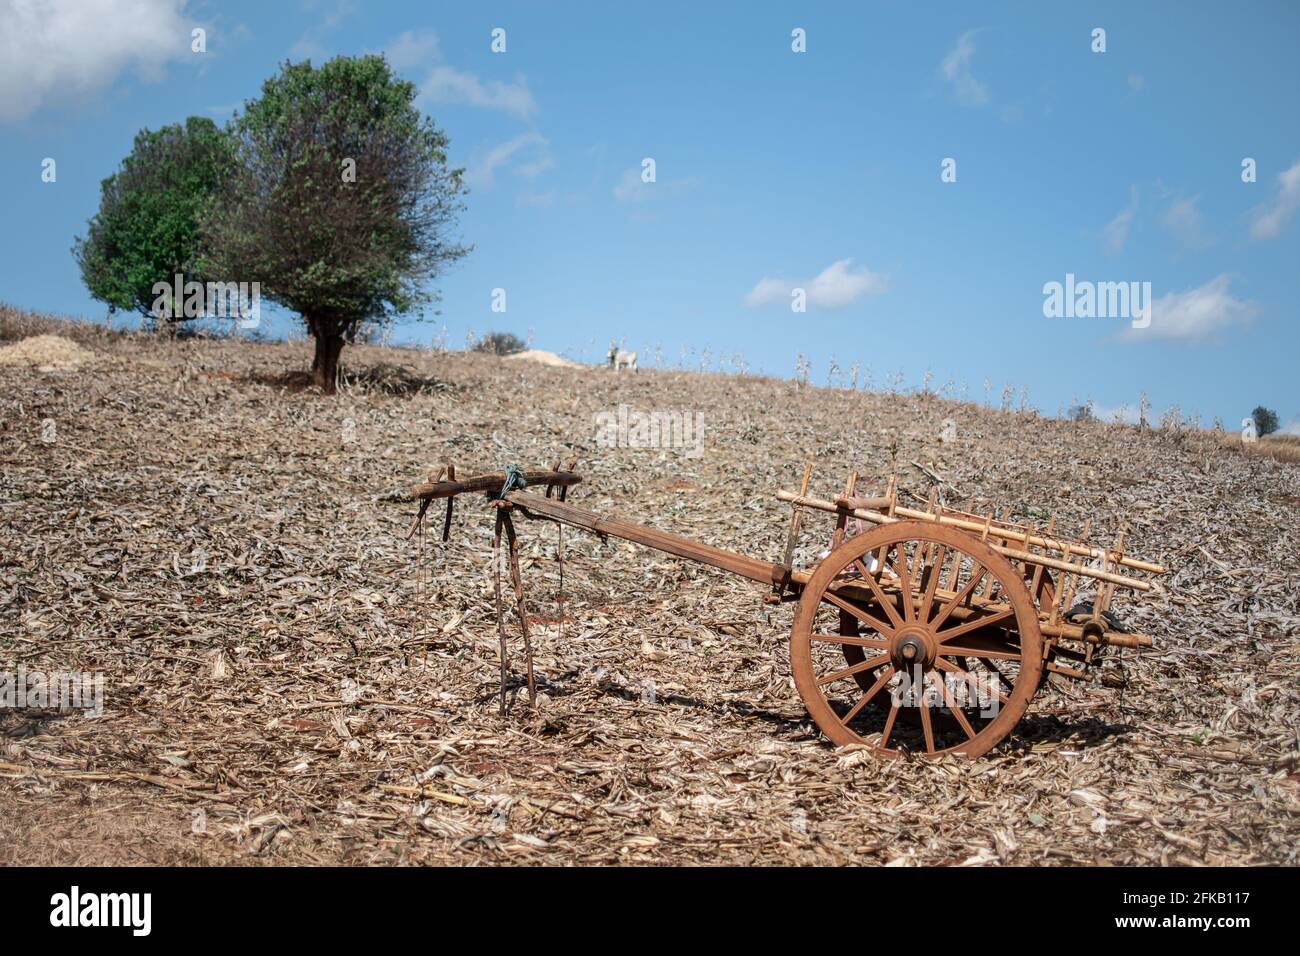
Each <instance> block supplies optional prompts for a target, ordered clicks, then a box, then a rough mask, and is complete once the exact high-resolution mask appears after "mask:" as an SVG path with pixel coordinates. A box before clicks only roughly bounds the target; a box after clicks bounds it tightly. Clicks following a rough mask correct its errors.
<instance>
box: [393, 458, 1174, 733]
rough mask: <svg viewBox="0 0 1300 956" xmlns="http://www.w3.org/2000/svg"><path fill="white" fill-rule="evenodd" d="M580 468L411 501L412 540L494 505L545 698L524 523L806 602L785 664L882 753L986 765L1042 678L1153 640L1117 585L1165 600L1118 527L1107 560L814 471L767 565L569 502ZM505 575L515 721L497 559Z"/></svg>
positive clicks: (1003, 524) (1078, 672) (774, 597)
mask: <svg viewBox="0 0 1300 956" xmlns="http://www.w3.org/2000/svg"><path fill="white" fill-rule="evenodd" d="M572 469H573V465H572V464H570V466H569V468H568V469H566V470H561V469H560V467H559V464H558V463H557V464H556V465H555V466H554V467H553V468H551V469H549V470H544V471H520V470H518V469H515V468H510V469H507V470H506V471H502V472H493V473H490V474H483V475H476V476H474V477H472V478H469V479H465V480H457V479H456V477H455V471H454V469H452V468H451V467H450V466H449V465H448V466H444V468H443V469H442V470H441V471H440V472H439V473H438V474H437V475H434V476H431V480H430V481H428V482H425V483H424V484H421V485H419V486H418V487H416V488H414V489H413V490H412V497H413V498H415V499H417V500H418V501H419V502H420V512H419V515H418V516H417V518H416V520H415V523H414V524H413V525H412V528H411V533H414V532H415V530H416V529H417V528H419V527H420V526H421V522H422V521H423V519H424V515H425V512H426V510H427V509H428V507H429V504H430V503H431V502H433V501H435V500H437V499H442V498H445V499H447V511H446V517H445V520H444V522H443V540H446V538H447V533H448V531H449V529H450V525H451V515H452V503H453V501H454V500H455V497H456V496H457V495H460V494H466V493H473V492H477V493H485V494H487V495H488V496H489V497H490V498H491V499H492V502H493V504H494V505H495V510H496V535H495V538H494V541H495V546H496V548H497V550H498V552H499V550H500V547H501V541H502V532H503V531H504V532H505V537H506V541H507V544H508V549H509V563H510V571H511V581H512V584H513V588H514V594H515V600H516V602H517V610H518V617H519V620H520V624H521V629H522V631H523V637H524V645H525V652H526V655H527V666H528V688H529V693H530V699H532V700H534V701H535V682H534V675H533V664H532V645H531V641H530V638H529V635H528V626H527V620H528V618H527V615H526V613H525V611H524V592H523V584H522V579H521V576H520V572H519V560H518V543H517V538H516V535H515V530H514V524H513V521H512V515H514V514H519V515H522V516H524V517H526V518H532V519H542V520H548V521H553V522H558V523H559V524H560V525H567V526H570V527H574V528H580V529H582V530H584V531H588V532H592V533H595V534H598V535H602V536H610V537H615V538H621V539H623V540H626V541H631V542H634V543H636V544H639V545H643V546H645V547H647V548H653V549H654V550H656V551H662V552H665V553H667V554H672V555H676V556H677V557H679V558H684V559H686V560H689V561H695V562H699V563H701V564H707V565H710V566H712V567H715V568H719V569H721V570H723V571H729V572H731V573H732V574H737V575H740V576H741V577H745V578H749V579H750V580H753V581H757V582H759V583H761V584H763V585H766V586H767V587H768V588H769V589H770V590H769V591H768V593H767V594H766V595H765V600H767V601H768V602H771V603H783V602H792V603H797V607H796V610H795V615H794V625H793V627H792V629H791V633H790V667H791V671H792V674H793V677H794V683H795V686H796V687H797V688H798V691H799V694H800V695H801V696H802V698H803V701H804V704H805V705H806V706H807V708H808V713H809V715H810V716H811V717H812V719H813V721H814V722H815V723H816V724H817V726H818V727H819V728H820V729H821V732H822V733H823V734H824V735H825V736H826V737H827V738H828V739H829V740H831V741H833V742H834V743H836V744H841V745H843V744H860V745H865V746H867V747H869V748H871V749H872V750H873V751H875V752H876V753H878V754H880V755H881V756H895V755H898V754H901V753H905V752H911V753H918V754H924V755H926V756H937V755H939V754H945V753H956V754H963V755H965V756H968V757H976V756H979V755H980V754H983V753H985V752H986V751H987V750H989V748H991V747H993V746H994V745H996V744H997V743H998V742H999V741H1001V740H1002V739H1003V738H1005V737H1006V736H1007V735H1008V733H1010V731H1011V729H1012V727H1014V726H1015V724H1016V722H1017V721H1019V720H1020V718H1021V716H1022V715H1023V714H1024V713H1025V710H1026V708H1027V707H1028V706H1029V702H1030V700H1031V699H1032V698H1033V696H1034V693H1035V692H1036V691H1037V690H1038V688H1039V685H1040V684H1041V683H1042V682H1043V680H1044V679H1045V675H1046V674H1048V673H1054V674H1058V675H1060V676H1062V677H1067V678H1075V679H1082V680H1091V679H1094V678H1096V676H1097V674H1098V664H1099V663H1100V658H1101V657H1102V656H1103V655H1104V654H1106V653H1109V652H1112V651H1113V650H1114V649H1118V648H1141V647H1149V646H1151V643H1152V641H1151V638H1150V637H1149V636H1147V635H1145V634H1138V633H1132V632H1130V631H1127V630H1126V629H1125V628H1124V627H1123V626H1122V625H1121V624H1120V623H1119V620H1118V618H1116V616H1115V615H1114V613H1113V611H1112V602H1113V599H1114V597H1115V595H1116V593H1117V592H1118V591H1121V590H1125V591H1130V592H1135V593H1142V592H1150V591H1152V590H1154V589H1156V588H1157V586H1156V585H1155V584H1154V582H1153V581H1151V580H1150V578H1151V576H1154V575H1158V574H1162V573H1163V572H1164V568H1162V567H1161V566H1159V565H1157V564H1152V563H1150V562H1147V561H1142V560H1140V559H1138V558H1135V557H1132V556H1131V555H1128V554H1126V553H1125V551H1124V536H1123V533H1122V532H1121V534H1120V535H1119V537H1118V539H1117V540H1116V541H1115V542H1114V543H1113V544H1112V545H1111V546H1110V547H1109V548H1106V547H1100V546H1096V545H1093V544H1089V543H1087V542H1086V541H1085V540H1078V539H1070V538H1066V537H1062V536H1060V535H1058V534H1056V533H1055V532H1054V522H1051V523H1049V524H1048V525H1047V527H1046V528H1045V529H1034V528H1030V527H1027V526H1025V525H1021V524H1016V523H1013V522H1011V521H1009V520H1007V519H1006V518H1004V519H1003V520H996V519H994V518H993V517H992V516H989V515H977V514H971V513H967V512H963V511H955V510H952V509H950V508H945V507H942V506H940V505H938V504H937V503H936V501H935V496H934V495H931V499H930V502H929V505H928V506H927V507H926V508H924V509H914V508H907V507H904V506H902V505H901V504H900V503H899V501H898V495H897V486H896V481H895V480H894V479H892V478H891V479H890V481H889V484H888V487H887V488H886V490H885V492H884V494H882V495H879V496H866V497H864V496H859V495H858V494H857V489H856V485H857V476H856V475H853V476H851V477H850V479H849V482H848V484H847V485H846V487H845V488H844V490H843V493H842V494H841V495H839V496H838V497H834V498H832V499H829V500H828V499H820V498H815V497H810V496H809V494H808V481H809V474H810V469H806V470H805V472H804V475H803V482H802V484H801V486H800V489H799V491H798V492H791V491H778V492H777V494H776V497H777V499H778V500H780V501H782V502H786V503H788V504H789V505H790V506H791V508H792V515H791V521H790V530H789V535H788V538H787V543H786V549H785V554H784V557H783V560H781V561H766V560H763V559H761V558H755V557H750V556H748V555H744V554H738V553H735V552H732V551H726V550H723V549H721V548H715V547H712V546H710V545H707V544H702V543H700V542H698V541H693V540H691V539H689V538H686V537H682V536H681V535H675V534H669V533H667V532H663V531H657V530H655V529H653V528H649V527H646V526H645V525H641V524H635V523H633V522H629V521H622V520H619V519H617V518H609V517H603V516H601V515H598V514H596V513H595V512H592V511H588V510H586V509H583V508H578V507H575V506H574V505H572V504H570V503H569V502H568V501H567V492H568V489H569V488H571V487H572V486H574V485H576V484H578V483H579V482H580V481H581V480H582V479H581V477H580V476H579V475H578V474H576V473H574V472H573V470H572ZM537 489H542V493H538V491H537ZM809 512H824V513H826V514H828V515H833V516H834V518H835V523H834V529H833V531H832V532H831V534H830V537H829V540H828V542H827V546H826V550H825V551H824V553H822V555H821V557H820V558H819V559H817V560H816V561H815V562H813V563H812V564H811V565H809V566H807V567H802V568H797V567H794V562H793V557H794V553H795V550H796V544H797V542H798V541H799V536H800V530H801V523H802V520H803V517H804V515H805V514H807V513H809ZM1087 533H1088V532H1087V529H1086V528H1085V530H1084V533H1083V537H1084V538H1086V537H1087ZM407 537H408V538H409V537H410V534H408V536H407ZM496 568H497V585H496V593H497V611H498V629H499V637H500V642H501V678H502V706H503V708H504V705H505V696H504V695H505V687H506V683H507V679H508V670H507V661H506V637H505V631H504V626H503V624H502V621H501V618H502V616H503V615H502V610H501V578H500V562H499V561H498V562H497V564H496ZM1136 575H1144V576H1145V577H1144V578H1143V577H1137V576H1136ZM1080 598H1087V599H1086V600H1079V599H1080ZM1113 674H1114V672H1113V671H1102V672H1101V676H1102V677H1103V678H1105V677H1111V676H1113Z"/></svg>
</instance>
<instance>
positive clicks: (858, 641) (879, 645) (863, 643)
mask: <svg viewBox="0 0 1300 956" xmlns="http://www.w3.org/2000/svg"><path fill="white" fill-rule="evenodd" d="M809 640H813V641H826V642H827V643H829V644H851V645H852V646H854V647H874V648H875V649H877V650H884V649H885V648H886V647H888V646H889V642H888V641H883V640H879V639H877V638H874V637H854V636H853V635H851V634H810V635H809Z"/></svg>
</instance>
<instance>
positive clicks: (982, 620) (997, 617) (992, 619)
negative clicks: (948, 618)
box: [935, 607, 1016, 644]
mask: <svg viewBox="0 0 1300 956" xmlns="http://www.w3.org/2000/svg"><path fill="white" fill-rule="evenodd" d="M1015 613H1016V612H1015V611H1014V610H1013V609H1012V608H1009V607H1008V608H1003V609H1002V610H1001V611H994V612H993V613H992V614H986V615H984V616H983V617H977V618H972V619H971V620H969V621H966V622H964V623H962V624H958V625H957V626H956V627H950V628H948V630H946V631H939V632H938V633H937V634H936V635H935V637H936V638H937V639H938V640H939V643H940V644H946V643H947V642H948V641H951V640H952V639H953V638H954V637H961V636H962V635H963V634H969V633H970V632H971V631H978V630H979V629H980V628H983V627H988V626H989V625H991V624H996V623H997V622H998V621H1005V620H1006V619H1007V618H1009V617H1011V616H1013V615H1014V614H1015Z"/></svg>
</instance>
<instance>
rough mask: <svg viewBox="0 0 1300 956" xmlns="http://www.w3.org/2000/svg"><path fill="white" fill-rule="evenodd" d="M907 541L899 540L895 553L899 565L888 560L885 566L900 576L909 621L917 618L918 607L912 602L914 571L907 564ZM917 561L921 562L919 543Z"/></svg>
mask: <svg viewBox="0 0 1300 956" xmlns="http://www.w3.org/2000/svg"><path fill="white" fill-rule="evenodd" d="M906 543H907V542H905V541H900V542H898V549H897V553H896V555H895V562H896V564H897V566H896V567H895V566H894V565H891V564H889V562H887V561H886V562H885V566H886V567H888V568H889V569H890V570H891V571H893V572H894V574H895V575H897V576H898V587H899V590H901V591H902V592H903V618H904V619H905V620H907V621H914V620H915V619H916V607H915V605H914V604H913V603H912V572H911V570H910V569H909V568H908V566H907V549H906V547H905V545H906ZM916 561H917V564H920V562H921V546H920V545H919V544H918V545H917V546H916Z"/></svg>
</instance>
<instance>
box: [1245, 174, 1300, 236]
mask: <svg viewBox="0 0 1300 956" xmlns="http://www.w3.org/2000/svg"><path fill="white" fill-rule="evenodd" d="M1297 209H1300V159H1298V160H1296V161H1295V163H1294V164H1292V166H1291V168H1290V169H1287V170H1285V171H1283V172H1281V173H1279V174H1278V177H1277V196H1276V197H1275V198H1274V199H1273V203H1272V205H1270V206H1265V207H1263V208H1261V209H1260V210H1259V211H1258V212H1257V213H1256V215H1255V221H1254V222H1253V223H1252V224H1251V227H1250V237H1251V238H1252V239H1275V238H1277V236H1278V235H1280V234H1281V232H1282V230H1283V229H1284V228H1285V227H1286V224H1287V223H1289V222H1290V221H1291V220H1292V219H1293V218H1294V217H1295V214H1296V210H1297Z"/></svg>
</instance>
